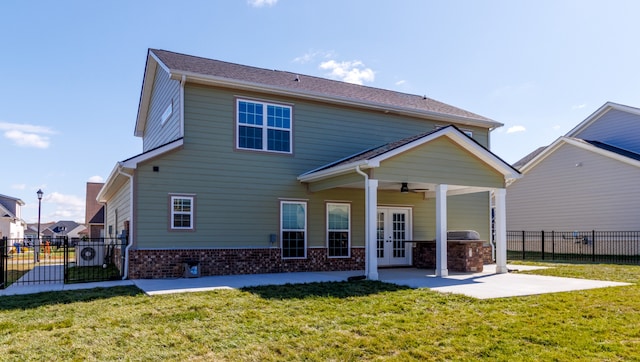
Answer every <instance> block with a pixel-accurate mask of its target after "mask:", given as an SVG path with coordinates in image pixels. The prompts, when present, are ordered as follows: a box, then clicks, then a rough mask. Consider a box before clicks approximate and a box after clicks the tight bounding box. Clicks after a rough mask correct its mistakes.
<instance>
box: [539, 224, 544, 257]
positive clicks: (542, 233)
mask: <svg viewBox="0 0 640 362" xmlns="http://www.w3.org/2000/svg"><path fill="white" fill-rule="evenodd" d="M540 241H541V242H542V260H544V230H542V231H541V235H540Z"/></svg>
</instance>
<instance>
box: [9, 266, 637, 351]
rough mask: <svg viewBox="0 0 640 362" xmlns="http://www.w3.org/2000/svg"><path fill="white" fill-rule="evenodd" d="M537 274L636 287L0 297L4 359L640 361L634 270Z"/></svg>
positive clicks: (341, 287) (373, 285)
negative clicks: (497, 292) (524, 293)
mask: <svg viewBox="0 0 640 362" xmlns="http://www.w3.org/2000/svg"><path fill="white" fill-rule="evenodd" d="M553 266H554V268H552V269H547V270H542V271H536V272H535V273H542V274H545V275H558V276H571V277H583V278H599V279H605V280H615V281H626V282H631V283H634V284H633V285H632V286H627V287H615V288H604V289H594V290H587V291H578V292H570V293H556V294H546V295H538V296H530V297H516V298H503V299H493V300H476V299H473V298H469V297H464V296H459V295H445V294H440V293H437V292H432V291H429V290H412V289H407V288H403V287H397V286H394V285H391V284H385V283H379V282H369V281H358V282H350V283H349V282H345V283H317V284H307V285H288V286H272V287H260V288H249V289H244V290H220V291H213V292H202V293H186V294H176V295H162V296H153V297H149V296H146V295H144V294H142V293H141V292H140V291H139V290H138V289H136V288H135V287H119V288H110V289H93V290H84V291H69V292H58V293H42V294H37V295H29V296H11V297H0V359H2V360H20V361H22V360H78V361H80V360H144V361H149V360H180V361H185V360H191V361H212V360H216V361H219V360H232V361H237V360H249V361H265V360H266V361H268V360H283V361H287V360H319V361H325V360H333V361H349V360H352V361H356V360H358V361H359V360H401V361H404V360H421V361H423V360H427V361H428V360H433V361H443V360H445V361H446V360H455V361H460V360H462V361H473V360H483V359H486V360H492V361H554V360H556V361H576V360H578V361H629V360H640V357H639V356H640V286H639V285H638V282H639V281H640V267H637V266H614V265H553Z"/></svg>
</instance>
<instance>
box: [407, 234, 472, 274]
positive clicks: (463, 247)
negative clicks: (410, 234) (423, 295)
mask: <svg viewBox="0 0 640 362" xmlns="http://www.w3.org/2000/svg"><path fill="white" fill-rule="evenodd" d="M482 244H483V242H482V241H452V240H449V241H448V242H447V269H449V270H451V271H459V272H481V271H482V269H483V256H484V252H483V249H484V248H483V246H482ZM469 254H471V256H469ZM413 265H414V266H415V267H416V268H425V269H435V268H436V242H435V241H431V242H421V243H416V246H415V248H414V249H413Z"/></svg>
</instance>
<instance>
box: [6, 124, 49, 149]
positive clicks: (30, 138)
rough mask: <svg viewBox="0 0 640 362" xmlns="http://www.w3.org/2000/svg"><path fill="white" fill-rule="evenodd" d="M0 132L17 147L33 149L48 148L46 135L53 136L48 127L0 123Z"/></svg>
mask: <svg viewBox="0 0 640 362" xmlns="http://www.w3.org/2000/svg"><path fill="white" fill-rule="evenodd" d="M0 131H4V133H3V135H4V137H5V138H7V139H9V140H11V141H13V143H14V144H15V145H17V146H21V147H35V148H48V147H49V144H50V142H49V137H48V136H46V135H50V134H55V132H54V131H53V130H51V129H50V128H49V127H42V126H34V125H30V124H18V123H8V122H0Z"/></svg>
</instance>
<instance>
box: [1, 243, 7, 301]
mask: <svg viewBox="0 0 640 362" xmlns="http://www.w3.org/2000/svg"><path fill="white" fill-rule="evenodd" d="M0 244H1V245H2V250H0V289H4V288H5V283H6V281H7V275H6V271H5V268H4V264H5V262H6V260H7V259H6V258H7V237H6V236H3V237H2V243H0Z"/></svg>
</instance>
